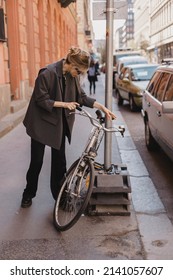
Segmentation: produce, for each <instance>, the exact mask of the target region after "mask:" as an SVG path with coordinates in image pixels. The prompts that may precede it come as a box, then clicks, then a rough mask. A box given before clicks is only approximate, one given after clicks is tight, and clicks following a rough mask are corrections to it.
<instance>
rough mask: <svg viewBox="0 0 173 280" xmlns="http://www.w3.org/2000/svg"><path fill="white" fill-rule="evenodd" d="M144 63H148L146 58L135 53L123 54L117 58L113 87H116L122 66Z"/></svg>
mask: <svg viewBox="0 0 173 280" xmlns="http://www.w3.org/2000/svg"><path fill="white" fill-rule="evenodd" d="M146 63H148V60H147V58H146V57H144V56H139V55H138V56H137V55H135V56H124V57H121V58H119V59H118V61H117V65H116V71H114V84H115V89H116V85H117V80H118V77H119V75H120V73H121V70H122V69H123V67H125V66H128V65H132V64H146Z"/></svg>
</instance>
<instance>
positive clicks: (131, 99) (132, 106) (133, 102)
mask: <svg viewBox="0 0 173 280" xmlns="http://www.w3.org/2000/svg"><path fill="white" fill-rule="evenodd" d="M129 105H130V110H131V111H132V112H135V111H136V110H137V109H138V107H137V106H136V104H135V101H134V98H133V95H132V94H130V95H129Z"/></svg>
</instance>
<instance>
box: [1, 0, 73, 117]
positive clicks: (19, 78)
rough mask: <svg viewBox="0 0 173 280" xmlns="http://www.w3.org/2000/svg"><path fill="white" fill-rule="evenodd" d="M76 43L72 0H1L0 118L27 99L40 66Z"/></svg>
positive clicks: (50, 61) (56, 57) (52, 60)
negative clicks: (15, 104)
mask: <svg viewBox="0 0 173 280" xmlns="http://www.w3.org/2000/svg"><path fill="white" fill-rule="evenodd" d="M77 44H78V42H77V8H76V1H75V0H72V1H70V0H44V1H43V0H1V1H0V69H1V71H0V119H1V118H3V117H4V116H5V115H7V114H9V113H10V112H11V110H13V109H12V108H13V106H14V103H16V102H19V101H21V102H22V101H25V100H28V99H29V97H30V94H31V91H32V88H33V86H34V82H35V78H36V76H37V73H38V71H39V69H40V68H41V67H42V66H44V65H46V64H49V63H52V62H54V61H56V60H58V59H59V58H61V57H63V56H64V55H65V54H66V52H67V51H68V49H69V47H70V46H71V45H77Z"/></svg>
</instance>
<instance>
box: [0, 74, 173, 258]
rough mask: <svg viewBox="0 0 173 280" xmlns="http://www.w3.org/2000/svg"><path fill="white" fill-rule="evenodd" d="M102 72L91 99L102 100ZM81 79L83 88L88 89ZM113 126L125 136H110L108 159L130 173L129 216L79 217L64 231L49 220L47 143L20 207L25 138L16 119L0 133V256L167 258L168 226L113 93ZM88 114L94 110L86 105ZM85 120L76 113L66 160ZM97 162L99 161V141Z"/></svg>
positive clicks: (77, 148)
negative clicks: (33, 189)
mask: <svg viewBox="0 0 173 280" xmlns="http://www.w3.org/2000/svg"><path fill="white" fill-rule="evenodd" d="M104 78H105V76H104V75H101V76H100V77H99V81H98V82H97V89H96V96H95V97H96V98H97V101H99V102H101V103H104ZM88 89H89V87H88V82H87V81H86V87H85V91H86V92H88V91H89V90H88ZM112 105H113V111H114V112H115V113H116V115H117V121H116V125H118V124H124V125H125V127H126V132H125V137H124V138H122V137H121V136H118V135H117V137H116V138H115V137H113V144H112V162H113V163H120V162H122V163H123V164H126V165H127V167H128V171H129V173H130V180H131V187H132V194H131V196H132V202H131V215H130V216H95V217H88V216H82V217H81V218H80V220H79V222H78V223H77V224H76V225H75V226H74V227H73V228H71V229H70V230H69V231H67V232H62V233H59V232H57V231H56V230H55V229H54V227H53V224H52V212H53V206H54V201H53V199H52V198H51V194H50V189H49V176H50V175H49V174H50V148H48V147H47V148H46V151H45V159H44V164H43V168H42V172H41V174H40V178H39V189H38V195H37V197H36V198H35V199H34V200H33V205H32V206H31V207H30V208H28V209H21V208H20V201H21V194H22V192H23V188H24V186H25V174H26V171H27V168H28V164H29V157H30V139H29V137H28V136H27V135H26V133H25V129H24V127H23V125H22V124H19V125H18V126H16V128H14V129H13V130H12V131H10V132H9V133H8V134H6V135H5V136H3V137H2V138H0V165H1V169H0V184H1V186H0V208H1V211H0V259H76V260H77V259H99V260H101V259H103V260H104V259H105V260H126V259H127V260H134V259H136V260H142V259H148V260H152V259H158V260H159V259H160V260H166V259H173V251H172V248H173V238H172V236H173V226H172V224H171V222H170V221H169V219H168V217H167V215H166V211H165V209H164V207H163V205H162V202H161V201H160V199H159V197H158V195H157V192H156V190H155V187H154V185H153V183H152V181H151V179H150V177H149V174H148V172H147V169H146V167H145V165H144V164H143V161H142V159H141V157H140V155H139V153H138V151H137V150H136V147H135V145H134V143H133V141H132V139H131V136H130V133H129V131H128V128H127V126H126V124H125V122H124V120H123V118H122V115H121V113H120V111H119V109H118V106H117V104H116V100H115V99H114V98H113V104H112ZM89 111H90V112H91V113H92V114H94V110H92V109H89ZM90 128H91V126H90V124H89V123H88V121H87V119H85V118H82V119H81V117H77V118H76V123H75V127H74V132H73V141H72V144H71V145H70V146H69V145H67V161H68V165H70V164H71V163H72V162H73V161H74V160H75V159H76V158H77V157H78V156H79V155H80V153H81V151H82V149H83V147H84V145H85V142H86V138H87V136H88V132H89V131H90ZM99 161H100V162H103V145H102V147H101V149H100V155H99Z"/></svg>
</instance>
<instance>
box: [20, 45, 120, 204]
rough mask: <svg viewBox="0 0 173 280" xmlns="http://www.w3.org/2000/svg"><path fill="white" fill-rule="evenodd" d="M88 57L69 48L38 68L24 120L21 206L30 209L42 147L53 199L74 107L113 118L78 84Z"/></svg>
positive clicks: (61, 176) (78, 50)
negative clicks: (26, 146)
mask: <svg viewBox="0 0 173 280" xmlns="http://www.w3.org/2000/svg"><path fill="white" fill-rule="evenodd" d="M89 63H90V55H89V53H87V52H86V51H84V50H81V49H80V48H77V47H71V48H70V50H69V52H68V54H67V56H66V58H65V59H61V60H59V61H57V62H55V63H53V64H50V65H48V66H47V67H45V68H42V69H41V70H40V71H39V74H38V77H37V79H36V82H35V87H34V91H33V94H32V97H31V100H30V103H29V106H28V110H27V112H26V116H25V118H24V122H23V123H24V125H25V127H26V132H27V134H28V135H29V136H30V137H31V161H30V166H29V169H28V172H27V175H26V181H27V184H26V187H25V189H24V192H23V197H22V202H21V207H23V208H26V207H29V206H31V204H32V198H33V197H35V196H36V192H37V186H38V178H39V174H40V171H41V168H42V164H43V157H44V150H45V145H47V146H50V147H51V178H50V186H51V192H52V195H53V198H54V199H56V197H57V193H58V191H59V189H60V186H61V180H62V178H63V176H64V174H65V172H66V157H65V138H66V137H67V138H68V141H69V143H70V142H71V133H72V129H73V123H74V115H73V114H72V115H70V117H69V112H70V111H74V110H75V109H76V106H79V105H80V106H82V105H84V106H87V107H91V108H97V109H100V110H102V111H103V112H104V113H105V114H106V116H107V117H108V118H110V119H111V118H113V119H114V118H115V115H114V114H113V113H112V112H111V111H110V110H108V109H107V108H106V107H105V106H103V105H102V104H100V103H98V102H96V100H95V99H93V98H90V97H88V96H87V95H86V94H85V93H84V91H83V90H82V88H81V87H80V84H79V75H80V74H86V72H87V70H88V67H89Z"/></svg>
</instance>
